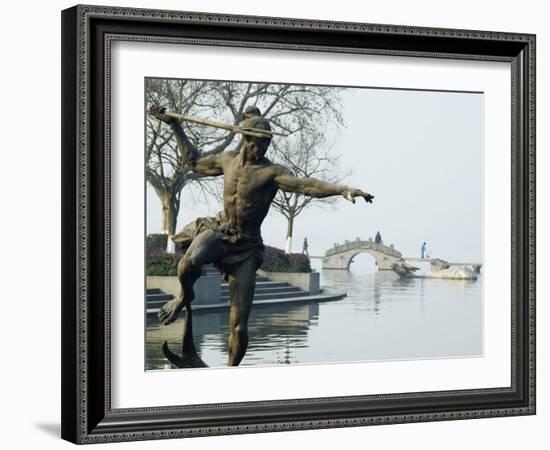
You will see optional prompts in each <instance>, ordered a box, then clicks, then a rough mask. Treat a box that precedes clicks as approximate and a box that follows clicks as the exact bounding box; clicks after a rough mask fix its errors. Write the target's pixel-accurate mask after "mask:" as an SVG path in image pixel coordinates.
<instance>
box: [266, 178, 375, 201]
mask: <svg viewBox="0 0 550 450" xmlns="http://www.w3.org/2000/svg"><path fill="white" fill-rule="evenodd" d="M275 182H276V183H277V185H278V187H279V189H281V190H283V191H285V192H296V193H299V194H304V195H308V196H310V197H316V198H325V197H332V196H335V195H341V196H343V197H344V198H346V199H347V200H349V201H351V202H353V203H355V197H363V198H364V199H365V201H366V202H367V203H372V200H373V199H374V196H373V195H370V194H368V193H366V192H363V191H361V190H360V189H354V188H350V187H348V186H343V185H339V184H331V183H326V182H324V181H321V180H318V179H317V178H297V177H295V176H293V175H291V174H290V173H288V172H286V173H282V174H281V175H278V176H277V177H275Z"/></svg>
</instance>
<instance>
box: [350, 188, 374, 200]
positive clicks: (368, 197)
mask: <svg viewBox="0 0 550 450" xmlns="http://www.w3.org/2000/svg"><path fill="white" fill-rule="evenodd" d="M343 196H344V198H345V199H346V200H349V201H350V202H352V203H355V197H363V198H364V199H365V201H366V202H367V203H372V200H373V199H374V195H370V194H368V193H366V192H363V191H362V190H360V189H347V190H346V191H344V193H343Z"/></svg>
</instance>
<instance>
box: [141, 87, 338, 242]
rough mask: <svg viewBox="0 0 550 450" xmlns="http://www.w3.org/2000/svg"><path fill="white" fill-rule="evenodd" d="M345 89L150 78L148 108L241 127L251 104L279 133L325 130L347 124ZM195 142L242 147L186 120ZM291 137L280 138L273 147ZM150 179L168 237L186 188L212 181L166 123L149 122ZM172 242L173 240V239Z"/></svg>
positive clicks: (217, 148)
mask: <svg viewBox="0 0 550 450" xmlns="http://www.w3.org/2000/svg"><path fill="white" fill-rule="evenodd" d="M339 92H340V89H339V88H333V87H325V86H309V85H290V84H270V83H239V82H217V81H197V80H174V79H152V78H150V79H147V80H146V86H145V97H146V107H150V106H152V105H161V106H166V107H167V109H168V110H169V111H173V112H178V113H181V114H185V115H188V116H194V117H198V118H207V119H211V120H215V121H219V122H225V123H229V124H234V125H238V124H239V123H240V122H241V120H242V115H243V112H244V110H245V108H246V107H247V106H257V107H258V108H260V110H261V111H262V114H263V115H264V116H265V117H266V118H267V119H269V120H270V122H271V123H272V124H273V126H274V128H275V129H279V130H284V131H287V132H288V133H290V134H291V135H304V136H306V135H307V134H308V133H316V132H318V131H320V129H321V127H322V126H323V125H321V124H323V123H325V122H326V121H327V118H328V117H330V118H331V119H332V120H333V121H334V122H335V123H342V118H341V112H340V102H339ZM183 126H184V127H185V129H186V133H187V135H188V137H189V139H190V140H191V141H192V143H193V144H194V145H195V146H196V147H198V148H200V149H201V151H202V152H203V154H217V153H220V152H222V151H224V150H225V149H227V148H228V147H230V146H233V148H234V149H236V150H238V149H240V147H241V145H242V140H240V138H239V137H236V136H235V133H233V132H230V131H226V130H221V129H218V128H213V127H207V126H203V125H197V124H191V123H188V122H184V123H183ZM281 139H288V138H284V137H283V138H277V137H276V138H274V140H273V145H274V146H278V141H280V140H281ZM146 177H147V181H148V182H149V183H150V184H151V186H152V187H153V188H154V190H155V192H156V194H157V195H158V197H159V199H160V201H161V204H162V224H163V233H165V234H168V235H173V234H175V232H176V228H177V216H178V213H179V208H180V196H181V191H182V189H183V188H184V187H185V186H187V185H190V184H191V183H192V184H193V185H197V186H199V187H202V188H208V186H209V183H210V179H208V178H207V177H200V176H198V175H197V174H195V173H194V172H192V171H191V170H190V169H189V167H187V166H186V165H185V163H184V161H183V158H182V155H181V154H180V153H179V150H178V148H177V145H176V142H175V139H174V138H173V132H172V131H171V129H170V127H168V126H167V125H166V124H164V123H161V122H159V121H157V120H155V119H153V118H152V117H150V116H147V118H146ZM168 241H169V242H170V239H169V240H168Z"/></svg>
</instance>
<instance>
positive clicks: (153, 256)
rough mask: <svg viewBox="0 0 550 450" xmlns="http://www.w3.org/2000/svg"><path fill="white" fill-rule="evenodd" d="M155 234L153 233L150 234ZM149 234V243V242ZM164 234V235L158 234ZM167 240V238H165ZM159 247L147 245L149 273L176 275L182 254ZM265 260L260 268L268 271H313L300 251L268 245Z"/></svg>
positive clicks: (307, 259)
mask: <svg viewBox="0 0 550 450" xmlns="http://www.w3.org/2000/svg"><path fill="white" fill-rule="evenodd" d="M149 236H153V235H149ZM149 236H147V238H148V239H147V243H148V244H149ZM157 236H162V235H157ZM165 241H166V239H165ZM164 248H165V247H163V248H162V249H159V248H158V247H152V248H151V250H149V245H148V246H147V275H156V276H175V275H176V272H177V266H178V261H179V259H180V257H181V254H176V253H166V252H165V251H164ZM263 259H264V262H263V264H262V266H261V267H260V269H262V270H265V271H266V272H301V273H309V272H311V264H310V261H309V258H308V257H307V256H306V255H301V254H299V253H289V254H287V253H285V252H284V251H283V250H281V249H278V248H275V247H269V246H267V245H266V247H265V253H264V255H263Z"/></svg>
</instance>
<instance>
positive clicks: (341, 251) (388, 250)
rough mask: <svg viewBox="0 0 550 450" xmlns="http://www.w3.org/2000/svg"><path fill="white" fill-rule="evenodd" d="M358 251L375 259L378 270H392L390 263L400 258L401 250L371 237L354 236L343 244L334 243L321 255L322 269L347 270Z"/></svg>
mask: <svg viewBox="0 0 550 450" xmlns="http://www.w3.org/2000/svg"><path fill="white" fill-rule="evenodd" d="M359 253H368V254H369V255H371V256H372V257H373V258H374V259H375V261H376V266H377V268H378V270H392V265H393V264H394V263H396V262H397V261H399V260H401V258H402V256H401V252H398V251H397V250H395V249H394V248H393V244H392V245H389V246H388V245H385V244H384V243H383V242H381V243H380V244H377V243H375V242H374V240H373V239H372V238H369V240H368V241H362V240H361V239H360V238H356V239H355V240H354V241H345V242H344V243H343V244H334V247H333V248H331V249H329V250H327V251H326V252H325V256H323V257H322V260H323V269H339V270H347V269H349V266H350V264H351V262H352V261H353V258H355V257H356V256H357V255H358V254H359Z"/></svg>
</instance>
